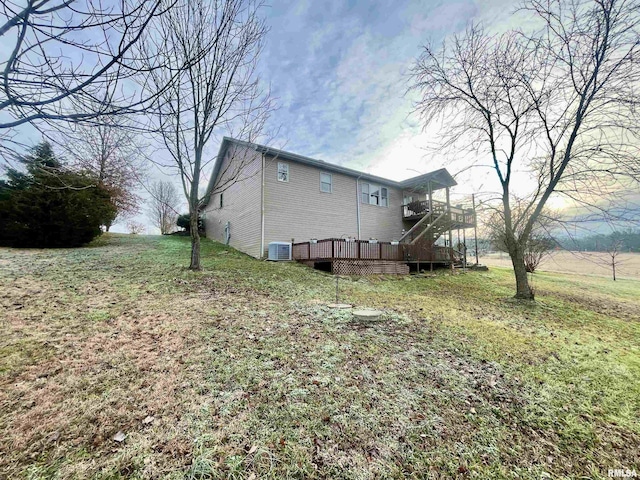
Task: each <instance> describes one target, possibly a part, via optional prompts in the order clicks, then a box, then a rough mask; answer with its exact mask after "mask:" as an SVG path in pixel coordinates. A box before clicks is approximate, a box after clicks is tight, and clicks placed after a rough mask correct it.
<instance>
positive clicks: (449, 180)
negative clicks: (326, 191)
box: [202, 137, 457, 206]
mask: <svg viewBox="0 0 640 480" xmlns="http://www.w3.org/2000/svg"><path fill="white" fill-rule="evenodd" d="M231 144H236V145H240V146H243V147H247V148H250V149H252V150H255V151H257V152H260V153H263V154H267V155H272V156H273V157H275V158H282V159H283V160H290V161H293V162H298V163H302V164H305V165H310V166H313V167H317V168H320V169H322V170H328V171H331V172H336V173H342V174H345V175H349V176H351V177H356V178H357V179H358V180H359V179H361V178H362V179H365V180H371V181H374V182H378V183H383V184H385V185H390V186H394V187H397V188H410V187H412V186H415V185H417V184H419V183H421V182H423V181H429V180H431V181H432V182H434V181H435V182H437V183H438V184H439V185H441V187H440V188H445V187H453V186H455V185H457V182H456V181H455V180H454V178H453V177H452V176H451V174H450V173H449V172H448V171H447V169H446V168H441V169H439V170H434V171H433V172H429V173H425V174H422V175H418V176H416V177H411V178H408V179H406V180H402V181H400V182H398V181H396V180H390V179H388V178H384V177H378V176H377V175H371V174H369V173H366V172H361V171H359V170H354V169H352V168H347V167H343V166H340V165H336V164H333V163H328V162H325V161H323V160H316V159H315V158H311V157H305V156H304V155H299V154H297V153H292V152H287V151H285V150H278V149H277V148H272V147H268V146H266V145H260V144H258V143H251V142H246V141H244V140H237V139H235V138H231V137H223V139H222V144H221V145H220V150H219V151H218V155H217V158H216V163H215V166H214V167H213V172H212V173H211V178H210V179H209V185H208V187H207V191H206V193H205V196H204V199H203V202H202V206H206V205H207V204H208V203H209V197H210V196H211V193H212V192H213V187H214V185H215V182H216V180H217V178H218V174H219V173H220V168H221V167H222V161H223V159H224V156H225V155H226V153H227V149H228V148H229V146H230V145H231ZM435 177H441V178H440V179H437V178H435ZM442 177H444V178H442ZM443 180H444V182H443Z"/></svg>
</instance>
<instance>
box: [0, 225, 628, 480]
mask: <svg viewBox="0 0 640 480" xmlns="http://www.w3.org/2000/svg"><path fill="white" fill-rule="evenodd" d="M188 258H189V244H188V239H186V238H180V237H135V236H124V235H105V236H104V237H102V238H100V239H99V240H98V241H96V242H94V244H92V245H91V246H90V247H88V248H82V249H73V250H49V251H42V250H28V251H27V250H10V249H0V284H1V285H2V288H1V289H0V298H1V304H2V308H3V310H2V311H3V313H2V314H1V315H2V317H0V321H1V322H2V328H3V336H2V338H1V339H0V354H1V355H0V477H10V478H14V477H17V478H238V479H240V478H242V479H249V478H256V479H257V478H273V479H276V478H354V479H355V478H456V477H458V478H531V479H534V478H535V479H538V478H545V477H546V478H576V479H577V478H606V477H607V470H608V469H611V468H636V469H637V470H638V471H639V473H640V453H639V452H640V420H639V418H640V351H639V345H640V342H639V340H640V313H639V312H640V282H638V281H631V280H623V281H618V282H615V283H614V282H612V281H610V280H607V279H599V278H594V277H579V276H566V275H560V274H542V273H541V274H536V275H534V277H533V284H534V286H535V289H536V292H537V296H536V299H537V301H536V303H535V304H530V303H518V302H514V301H513V300H511V298H510V297H511V295H512V290H513V280H512V274H511V273H510V272H509V271H508V270H502V269H497V268H496V269H492V270H491V271H489V272H472V273H467V274H459V275H450V274H449V273H448V272H438V273H437V274H436V275H435V276H425V277H371V278H342V279H340V283H339V288H340V301H342V302H348V303H353V304H355V305H358V306H366V307H376V308H379V309H382V310H383V311H384V315H383V318H382V319H381V320H380V321H378V322H374V323H371V324H363V323H359V322H356V321H354V320H353V318H352V317H351V314H350V312H349V311H335V310H331V309H330V308H328V307H327V306H326V305H327V304H328V303H330V302H332V301H334V300H335V279H334V278H333V277H331V276H330V275H327V274H325V273H322V272H317V271H313V270H310V269H308V268H306V267H304V266H301V265H298V264H294V263H269V262H261V261H256V260H253V259H251V258H249V257H247V256H245V255H243V254H240V253H238V252H236V251H234V250H232V249H228V248H226V247H224V246H222V245H220V244H216V243H214V242H210V241H204V242H203V264H204V270H203V271H202V272H191V271H189V270H188V269H186V268H185V265H187V264H188ZM148 416H152V417H153V421H151V422H147V423H144V422H143V419H145V418H146V417H148ZM118 431H122V432H124V433H125V434H126V435H127V438H126V439H125V441H124V442H121V443H118V442H115V441H114V440H112V437H113V435H114V434H115V433H116V432H118Z"/></svg>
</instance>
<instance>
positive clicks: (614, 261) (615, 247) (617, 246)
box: [607, 239, 624, 282]
mask: <svg viewBox="0 0 640 480" xmlns="http://www.w3.org/2000/svg"><path fill="white" fill-rule="evenodd" d="M623 245H624V243H623V242H622V240H620V239H612V240H611V243H610V244H609V246H608V247H607V253H608V254H609V260H610V263H609V265H611V273H612V275H613V281H614V282H615V281H616V266H617V265H618V264H619V259H618V255H619V254H620V251H621V250H622V247H623Z"/></svg>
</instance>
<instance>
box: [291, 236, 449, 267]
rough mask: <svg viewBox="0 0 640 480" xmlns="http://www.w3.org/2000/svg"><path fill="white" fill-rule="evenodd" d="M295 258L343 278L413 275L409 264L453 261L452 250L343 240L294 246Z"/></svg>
mask: <svg viewBox="0 0 640 480" xmlns="http://www.w3.org/2000/svg"><path fill="white" fill-rule="evenodd" d="M292 255H293V259H294V260H297V261H299V262H302V263H304V264H306V265H309V266H318V264H322V263H325V264H329V265H328V268H329V269H330V270H331V271H332V272H333V273H339V274H342V275H367V274H376V273H391V274H393V273H398V274H404V273H409V267H408V265H407V264H408V263H413V262H416V263H418V262H420V263H425V264H428V263H436V264H449V263H451V261H452V259H453V255H452V252H451V250H450V249H449V248H446V247H440V246H434V245H429V244H426V243H424V244H416V245H408V244H404V243H399V244H397V243H391V242H376V243H371V242H369V241H366V240H345V239H341V238H327V239H323V240H318V241H317V242H301V243H294V244H293V251H292Z"/></svg>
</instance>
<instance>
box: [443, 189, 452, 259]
mask: <svg viewBox="0 0 640 480" xmlns="http://www.w3.org/2000/svg"><path fill="white" fill-rule="evenodd" d="M445 193H446V196H447V220H448V221H449V262H450V264H451V272H453V232H452V230H451V227H452V225H451V201H450V198H449V187H447V188H446V189H445Z"/></svg>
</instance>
